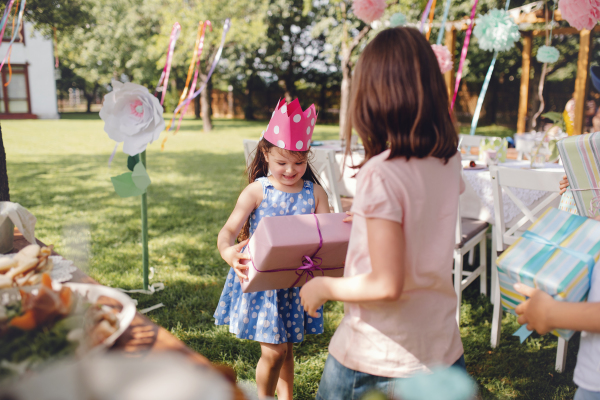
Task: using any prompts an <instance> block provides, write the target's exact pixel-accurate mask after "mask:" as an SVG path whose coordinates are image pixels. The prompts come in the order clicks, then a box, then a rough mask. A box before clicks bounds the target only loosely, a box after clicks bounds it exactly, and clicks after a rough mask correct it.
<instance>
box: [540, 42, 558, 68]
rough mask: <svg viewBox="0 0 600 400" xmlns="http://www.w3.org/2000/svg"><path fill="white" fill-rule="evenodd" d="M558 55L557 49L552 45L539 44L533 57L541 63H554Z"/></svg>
mask: <svg viewBox="0 0 600 400" xmlns="http://www.w3.org/2000/svg"><path fill="white" fill-rule="evenodd" d="M559 55H560V53H559V51H558V49H557V48H556V47H553V46H540V48H539V49H538V51H537V55H536V56H535V58H536V59H537V60H538V61H539V62H541V63H544V64H545V63H555V62H557V61H558V56H559Z"/></svg>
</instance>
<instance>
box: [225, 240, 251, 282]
mask: <svg viewBox="0 0 600 400" xmlns="http://www.w3.org/2000/svg"><path fill="white" fill-rule="evenodd" d="M248 240H250V239H246V240H244V241H242V242H240V243H238V244H234V245H233V246H231V247H228V248H226V249H225V250H224V251H223V253H222V254H221V256H222V257H223V259H224V260H225V261H226V262H227V264H229V266H231V267H232V268H233V271H234V272H235V274H236V275H237V276H238V278H240V282H244V279H245V280H248V277H247V276H246V274H244V271H246V270H247V269H248V266H247V265H243V264H241V263H240V260H250V255H249V254H245V253H241V251H242V249H243V248H244V246H245V245H246V244H247V243H248Z"/></svg>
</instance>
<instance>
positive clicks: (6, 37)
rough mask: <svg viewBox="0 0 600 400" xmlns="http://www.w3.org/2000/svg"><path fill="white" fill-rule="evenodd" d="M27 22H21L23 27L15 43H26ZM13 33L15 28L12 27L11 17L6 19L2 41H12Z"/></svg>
mask: <svg viewBox="0 0 600 400" xmlns="http://www.w3.org/2000/svg"><path fill="white" fill-rule="evenodd" d="M24 26H25V24H24V23H21V29H20V30H19V34H18V35H17V38H16V39H15V41H14V43H23V44H25V29H24ZM12 35H13V29H12V21H11V19H10V18H9V19H8V20H7V21H6V29H5V30H4V36H3V37H2V41H3V42H10V41H11V40H12Z"/></svg>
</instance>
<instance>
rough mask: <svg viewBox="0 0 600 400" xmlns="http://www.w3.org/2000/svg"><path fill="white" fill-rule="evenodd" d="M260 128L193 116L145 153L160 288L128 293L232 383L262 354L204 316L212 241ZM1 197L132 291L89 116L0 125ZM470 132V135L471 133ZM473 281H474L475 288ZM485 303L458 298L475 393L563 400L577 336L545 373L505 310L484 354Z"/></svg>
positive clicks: (126, 205)
mask: <svg viewBox="0 0 600 400" xmlns="http://www.w3.org/2000/svg"><path fill="white" fill-rule="evenodd" d="M265 126H266V123H265V122H246V121H234V120H216V121H215V129H214V130H213V132H211V133H208V134H205V133H203V132H202V131H201V129H202V123H201V121H195V120H192V119H189V120H185V121H184V123H183V127H182V129H181V131H180V132H179V133H178V134H177V135H176V136H174V137H170V138H169V140H168V142H167V143H166V149H165V151H163V152H161V151H160V144H159V143H154V144H152V145H151V146H150V147H149V150H148V172H149V174H150V177H151V179H152V185H151V186H150V188H149V191H148V192H149V200H148V201H149V207H150V209H149V226H150V233H149V234H150V265H151V266H152V267H154V268H155V269H156V275H155V277H154V279H153V281H154V282H164V283H165V285H166V289H165V290H164V291H161V292H158V293H156V294H155V295H153V296H146V295H133V297H134V298H137V299H138V300H139V306H138V307H139V308H140V309H141V308H145V307H149V306H151V305H154V304H156V303H159V302H162V303H164V304H165V305H166V307H164V308H161V309H158V310H155V311H152V312H150V313H149V314H148V316H149V317H150V318H151V319H152V320H153V321H154V322H156V323H157V324H159V325H161V326H163V327H165V328H166V329H168V330H169V331H170V332H172V333H173V334H174V335H175V336H177V337H178V338H179V339H181V340H182V341H184V342H185V343H186V344H187V345H188V346H189V347H191V348H193V349H194V350H196V351H198V352H199V353H201V354H203V355H205V356H206V357H208V358H209V359H210V360H211V361H213V362H215V363H223V364H227V365H230V366H232V367H233V368H234V369H235V370H236V372H237V374H238V377H239V379H241V380H250V381H252V380H254V368H255V366H256V362H257V361H258V358H259V356H260V347H259V345H258V343H256V342H250V341H241V340H238V339H236V338H235V337H234V336H233V335H232V334H230V333H229V332H228V329H227V327H216V326H215V325H214V324H213V318H212V314H213V311H214V309H215V307H216V304H217V300H218V298H219V295H220V293H221V290H222V286H223V283H224V281H225V277H226V275H227V270H228V266H227V264H226V263H225V262H224V261H222V260H221V258H220V256H219V253H218V251H217V249H216V246H215V244H216V238H217V233H218V231H219V229H220V228H221V227H222V225H223V224H224V222H225V220H226V219H227V217H228V216H229V213H230V212H231V210H232V209H233V206H234V204H235V201H236V199H237V196H238V194H239V192H240V191H241V189H242V188H243V187H244V186H245V182H244V160H243V150H242V139H244V138H258V137H259V135H260V132H261V131H262V129H264V127H265ZM2 133H3V138H4V144H5V147H6V153H7V160H8V176H9V181H10V188H11V199H12V200H13V201H14V202H18V203H20V204H22V205H23V206H25V207H27V208H28V209H29V210H30V211H31V212H33V214H35V215H36V217H37V219H38V222H37V226H36V236H37V237H38V238H40V239H41V240H42V241H44V242H45V243H48V244H54V245H55V246H56V250H57V251H58V252H59V253H61V254H63V255H65V256H66V257H69V258H71V259H74V260H76V263H77V265H78V266H79V267H81V268H83V269H85V270H86V272H87V273H88V274H90V275H91V276H92V277H93V278H94V279H96V280H98V281H99V282H100V283H102V284H104V285H107V286H113V287H121V288H128V289H135V288H141V286H142V279H141V235H140V205H139V198H128V199H121V198H119V197H118V196H117V195H116V194H115V192H114V190H113V188H112V184H111V182H110V176H114V175H118V174H121V173H123V172H125V171H126V166H125V163H126V156H125V155H124V154H123V153H122V152H121V151H120V150H119V152H118V153H117V155H116V157H115V160H114V162H113V164H112V167H111V168H110V170H109V168H108V166H107V161H108V158H109V155H110V153H111V151H112V149H113V146H114V142H112V141H111V140H110V139H109V138H108V136H107V135H106V134H105V133H104V132H103V122H102V121H101V120H99V119H98V116H97V114H95V115H85V114H71V115H63V119H61V120H57V121H42V120H27V121H2ZM478 133H479V132H478ZM336 135H337V127H336V126H323V125H321V126H317V128H316V129H315V139H317V140H319V139H321V140H322V139H327V138H335V137H336ZM475 286H479V285H472V286H471V287H473V288H474V287H475ZM342 313H343V308H342V305H341V304H339V303H328V304H327V305H326V312H325V333H324V334H323V335H318V336H307V340H305V341H304V342H303V343H302V344H300V345H298V346H296V348H295V357H296V386H295V396H294V397H295V398H297V399H312V398H314V395H315V393H316V391H317V387H318V384H319V379H320V376H321V372H322V368H323V365H324V362H325V359H326V357H327V344H328V342H329V340H330V338H331V336H332V335H333V332H334V331H335V328H336V326H337V324H338V323H339V321H340V320H341V318H342ZM491 315H492V307H491V305H490V303H489V301H488V299H487V298H484V297H480V296H478V293H477V291H476V289H475V288H474V289H473V290H467V291H466V292H465V298H464V303H463V306H462V320H461V333H462V337H463V343H464V346H465V358H466V362H467V368H468V370H469V372H470V373H471V374H472V376H473V377H474V378H475V379H477V381H478V382H479V385H480V389H481V394H482V397H483V398H486V399H487V398H519V399H571V398H572V397H573V394H574V390H575V386H574V385H573V383H572V378H573V369H574V365H575V360H576V353H577V349H578V343H579V340H578V337H576V338H575V339H573V340H572V341H571V343H570V345H569V353H568V354H569V356H568V361H567V370H566V372H564V373H562V374H558V373H556V372H555V371H554V358H555V355H556V343H557V340H556V338H555V337H553V336H550V335H548V336H546V337H539V336H538V335H536V334H534V335H532V336H531V338H530V339H528V341H527V342H526V343H525V344H523V345H521V344H519V343H518V339H517V338H516V337H512V336H511V334H512V333H513V332H514V331H515V330H516V329H517V328H518V325H517V323H516V321H515V318H513V317H511V316H508V315H506V316H505V317H504V320H503V325H502V332H503V334H502V340H501V343H500V346H499V348H497V349H491V348H490V345H489V341H490V328H491Z"/></svg>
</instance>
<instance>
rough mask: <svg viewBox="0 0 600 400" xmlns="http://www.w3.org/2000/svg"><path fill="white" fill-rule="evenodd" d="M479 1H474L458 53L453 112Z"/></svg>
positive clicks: (451, 106) (451, 107)
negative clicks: (467, 26) (468, 23)
mask: <svg viewBox="0 0 600 400" xmlns="http://www.w3.org/2000/svg"><path fill="white" fill-rule="evenodd" d="M478 2H479V0H475V2H474V3H473V8H472V9H471V24H470V25H469V28H468V29H467V33H466V34H465V42H464V43H463V47H462V50H461V52H460V64H459V65H458V71H457V72H456V83H455V85H454V96H453V97H452V104H451V105H450V109H451V110H454V103H455V102H456V95H457V94H458V88H459V87H460V80H461V79H462V71H463V68H464V64H465V59H466V58H467V50H468V48H469V41H471V34H472V33H473V26H474V25H475V11H476V10H477V3H478Z"/></svg>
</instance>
